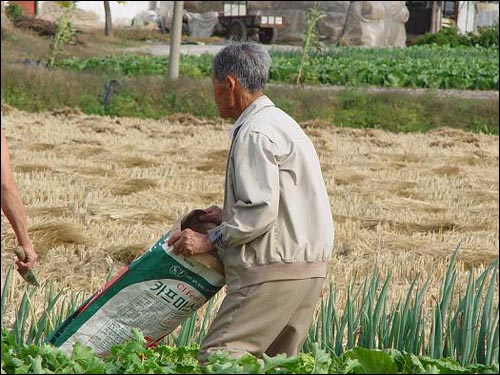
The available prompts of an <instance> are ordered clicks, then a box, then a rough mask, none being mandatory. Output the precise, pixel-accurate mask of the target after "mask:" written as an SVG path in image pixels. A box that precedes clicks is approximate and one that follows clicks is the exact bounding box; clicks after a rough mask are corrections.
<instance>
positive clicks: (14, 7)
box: [5, 4, 24, 22]
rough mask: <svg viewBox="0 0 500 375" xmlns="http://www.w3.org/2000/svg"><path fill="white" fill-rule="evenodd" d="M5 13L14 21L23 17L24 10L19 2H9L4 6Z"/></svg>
mask: <svg viewBox="0 0 500 375" xmlns="http://www.w3.org/2000/svg"><path fill="white" fill-rule="evenodd" d="M5 14H6V15H7V17H8V18H9V19H10V20H11V21H12V22H15V21H17V20H20V19H21V18H23V17H24V10H23V7H22V6H21V5H19V4H9V5H7V7H6V8H5Z"/></svg>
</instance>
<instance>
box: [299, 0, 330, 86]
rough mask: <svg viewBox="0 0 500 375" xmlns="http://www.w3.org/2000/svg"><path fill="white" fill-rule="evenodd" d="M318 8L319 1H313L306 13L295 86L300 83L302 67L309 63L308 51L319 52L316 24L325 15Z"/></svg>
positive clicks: (319, 44)
mask: <svg viewBox="0 0 500 375" xmlns="http://www.w3.org/2000/svg"><path fill="white" fill-rule="evenodd" d="M320 7H321V1H315V2H314V6H313V7H312V8H310V9H308V10H307V11H306V29H305V30H304V33H303V34H302V55H301V57H300V63H299V71H298V73H297V81H296V84H297V85H299V84H300V83H302V79H303V77H302V75H303V71H304V66H305V65H306V64H307V63H308V61H309V53H310V50H311V49H314V50H315V51H316V52H317V51H321V42H320V40H319V32H318V29H317V24H318V21H319V20H320V19H322V18H324V17H325V15H324V14H321V11H320Z"/></svg>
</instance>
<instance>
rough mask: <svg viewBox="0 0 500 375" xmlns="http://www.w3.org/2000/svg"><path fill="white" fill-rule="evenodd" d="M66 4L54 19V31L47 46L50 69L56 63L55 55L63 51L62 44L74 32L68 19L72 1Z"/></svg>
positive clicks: (72, 4)
mask: <svg viewBox="0 0 500 375" xmlns="http://www.w3.org/2000/svg"><path fill="white" fill-rule="evenodd" d="M67 3H68V5H67V6H66V9H65V10H64V12H63V14H62V15H61V16H60V17H59V18H58V19H57V21H56V33H55V35H54V36H53V37H52V40H51V41H50V46H49V57H48V61H47V67H48V68H49V69H50V68H52V67H54V65H55V63H56V57H57V55H59V54H61V53H63V52H64V45H65V44H66V43H67V42H69V41H70V39H71V37H72V36H73V34H74V30H73V24H72V23H71V21H70V20H69V13H70V12H71V10H72V9H73V7H74V3H73V2H67Z"/></svg>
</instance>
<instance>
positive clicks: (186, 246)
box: [168, 229, 215, 256]
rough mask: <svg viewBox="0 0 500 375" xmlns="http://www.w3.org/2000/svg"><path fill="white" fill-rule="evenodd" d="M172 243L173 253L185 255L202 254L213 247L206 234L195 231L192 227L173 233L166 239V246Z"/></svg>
mask: <svg viewBox="0 0 500 375" xmlns="http://www.w3.org/2000/svg"><path fill="white" fill-rule="evenodd" d="M172 245H173V247H174V249H173V253H174V254H182V255H185V256H192V255H195V254H204V253H208V252H209V251H211V250H214V249H215V246H214V245H213V244H212V243H211V242H210V241H209V240H208V236H207V235H206V234H201V233H198V232H195V231H194V230H192V229H184V230H183V231H182V232H176V233H174V235H173V236H172V237H170V239H169V240H168V246H172Z"/></svg>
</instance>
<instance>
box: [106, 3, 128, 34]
mask: <svg viewBox="0 0 500 375" xmlns="http://www.w3.org/2000/svg"><path fill="white" fill-rule="evenodd" d="M103 3H104V19H105V24H104V35H106V36H112V35H113V21H112V19H111V6H110V4H109V3H110V2H109V1H103ZM117 3H118V4H126V3H127V2H126V1H117Z"/></svg>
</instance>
